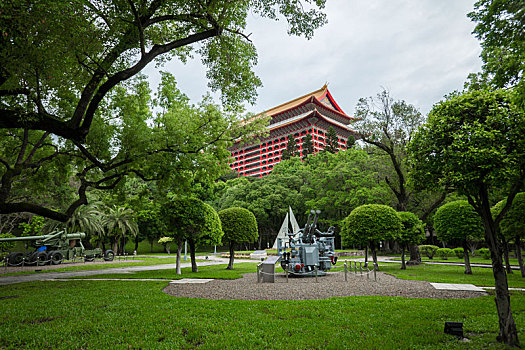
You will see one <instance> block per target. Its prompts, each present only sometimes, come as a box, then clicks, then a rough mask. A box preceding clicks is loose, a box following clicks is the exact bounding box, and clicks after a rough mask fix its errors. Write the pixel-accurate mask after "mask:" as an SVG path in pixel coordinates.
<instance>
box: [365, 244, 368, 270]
mask: <svg viewBox="0 0 525 350" xmlns="http://www.w3.org/2000/svg"><path fill="white" fill-rule="evenodd" d="M367 266H368V244H367V245H366V247H365V267H367Z"/></svg>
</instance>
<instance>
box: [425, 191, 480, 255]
mask: <svg viewBox="0 0 525 350" xmlns="http://www.w3.org/2000/svg"><path fill="white" fill-rule="evenodd" d="M434 228H435V229H436V235H437V238H438V239H439V240H440V241H444V242H447V243H451V244H458V245H459V244H464V242H466V241H469V240H480V239H482V237H483V234H484V228H483V223H482V222H481V218H480V217H479V214H478V213H477V212H476V210H475V209H474V208H473V207H472V205H470V204H469V203H468V202H467V201H454V202H449V203H446V204H444V205H442V206H441V207H440V208H439V209H438V210H437V211H436V215H434Z"/></svg>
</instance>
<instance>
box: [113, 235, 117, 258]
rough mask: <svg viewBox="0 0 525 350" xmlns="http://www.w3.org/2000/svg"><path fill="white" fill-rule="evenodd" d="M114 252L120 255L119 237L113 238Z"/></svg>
mask: <svg viewBox="0 0 525 350" xmlns="http://www.w3.org/2000/svg"><path fill="white" fill-rule="evenodd" d="M113 252H115V254H117V255H118V238H116V237H115V239H114V240H113Z"/></svg>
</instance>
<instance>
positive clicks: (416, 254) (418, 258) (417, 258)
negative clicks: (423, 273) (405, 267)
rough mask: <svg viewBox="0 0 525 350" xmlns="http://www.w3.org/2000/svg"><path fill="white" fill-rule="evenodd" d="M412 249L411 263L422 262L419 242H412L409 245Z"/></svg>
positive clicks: (410, 249) (417, 263)
mask: <svg viewBox="0 0 525 350" xmlns="http://www.w3.org/2000/svg"><path fill="white" fill-rule="evenodd" d="M408 249H409V251H410V261H409V264H410V265H419V264H421V254H420V253H419V247H418V246H417V244H410V245H409V246H408Z"/></svg>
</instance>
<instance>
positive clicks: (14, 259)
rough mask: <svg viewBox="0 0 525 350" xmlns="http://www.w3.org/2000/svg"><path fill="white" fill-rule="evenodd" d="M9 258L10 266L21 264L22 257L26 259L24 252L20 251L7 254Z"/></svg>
mask: <svg viewBox="0 0 525 350" xmlns="http://www.w3.org/2000/svg"><path fill="white" fill-rule="evenodd" d="M7 259H9V262H8V265H9V266H21V265H22V259H24V253H20V252H14V253H11V254H9V255H8V256H7Z"/></svg>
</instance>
